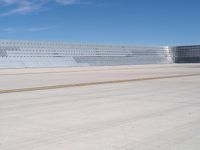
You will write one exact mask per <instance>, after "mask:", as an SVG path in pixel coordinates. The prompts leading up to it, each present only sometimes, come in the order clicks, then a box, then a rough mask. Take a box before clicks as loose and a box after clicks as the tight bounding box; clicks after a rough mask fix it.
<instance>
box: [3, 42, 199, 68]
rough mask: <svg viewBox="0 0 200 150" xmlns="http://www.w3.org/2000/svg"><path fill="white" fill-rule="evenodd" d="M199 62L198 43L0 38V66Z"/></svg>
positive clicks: (26, 66)
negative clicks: (158, 44)
mask: <svg viewBox="0 0 200 150" xmlns="http://www.w3.org/2000/svg"><path fill="white" fill-rule="evenodd" d="M196 62H200V46H177V47H169V46H148V47H147V46H128V45H94V44H67V43H62V42H40V41H12V40H0V68H28V67H70V66H71V67H72V66H112V65H137V64H170V63H196Z"/></svg>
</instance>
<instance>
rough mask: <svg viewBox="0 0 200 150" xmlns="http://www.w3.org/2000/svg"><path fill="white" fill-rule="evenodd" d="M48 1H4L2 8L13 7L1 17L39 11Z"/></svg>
mask: <svg viewBox="0 0 200 150" xmlns="http://www.w3.org/2000/svg"><path fill="white" fill-rule="evenodd" d="M45 2H46V0H2V6H3V7H8V6H12V9H9V8H8V10H7V11H6V12H3V13H1V14H0V16H8V15H13V14H27V13H31V12H34V11H37V10H39V9H40V8H42V6H43V5H44V4H45Z"/></svg>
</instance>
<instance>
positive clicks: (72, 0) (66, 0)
mask: <svg viewBox="0 0 200 150" xmlns="http://www.w3.org/2000/svg"><path fill="white" fill-rule="evenodd" d="M56 2H57V3H60V4H63V5H72V4H76V3H78V0H56Z"/></svg>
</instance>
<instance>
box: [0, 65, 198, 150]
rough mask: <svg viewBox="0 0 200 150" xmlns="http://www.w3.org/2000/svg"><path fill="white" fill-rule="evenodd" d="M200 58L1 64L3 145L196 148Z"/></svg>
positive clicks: (68, 149)
mask: <svg viewBox="0 0 200 150" xmlns="http://www.w3.org/2000/svg"><path fill="white" fill-rule="evenodd" d="M198 149H200V64H171V65H139V66H115V67H83V68H76V67H75V68H40V69H2V70H0V150H198Z"/></svg>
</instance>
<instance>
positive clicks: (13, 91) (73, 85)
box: [0, 73, 200, 94]
mask: <svg viewBox="0 0 200 150" xmlns="http://www.w3.org/2000/svg"><path fill="white" fill-rule="evenodd" d="M191 76H200V73H198V74H185V75H173V76H160V77H148V78H136V79H127V80H113V81H99V82H88V83H75V84H64V85H51V86H41V87H32V88H22V89H10V90H0V94H4V93H17V92H29V91H39V90H50V89H61V88H69V87H82V86H91V85H101V84H111V83H125V82H134V81H147V80H158V79H170V78H182V77H191Z"/></svg>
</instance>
